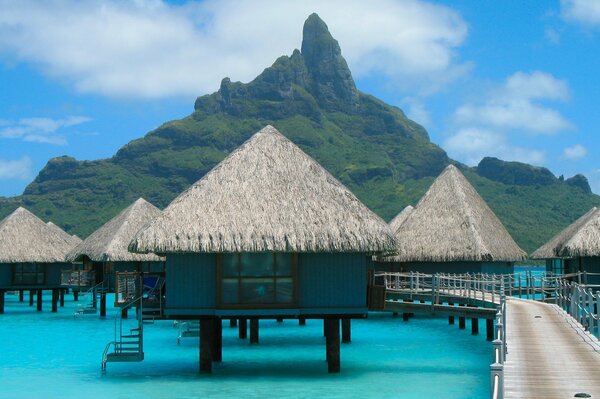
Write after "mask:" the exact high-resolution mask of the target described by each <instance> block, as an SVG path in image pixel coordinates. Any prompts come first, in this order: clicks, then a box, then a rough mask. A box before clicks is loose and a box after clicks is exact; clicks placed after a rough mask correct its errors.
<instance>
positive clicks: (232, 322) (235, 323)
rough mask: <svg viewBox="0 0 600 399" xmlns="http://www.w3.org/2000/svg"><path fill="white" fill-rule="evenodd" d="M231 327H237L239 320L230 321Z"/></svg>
mask: <svg viewBox="0 0 600 399" xmlns="http://www.w3.org/2000/svg"><path fill="white" fill-rule="evenodd" d="M229 327H231V328H233V327H237V319H229Z"/></svg>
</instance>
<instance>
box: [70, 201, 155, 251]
mask: <svg viewBox="0 0 600 399" xmlns="http://www.w3.org/2000/svg"><path fill="white" fill-rule="evenodd" d="M158 215H160V209H158V208H157V207H155V206H154V205H152V204H150V203H149V202H147V201H146V200H144V199H143V198H140V199H138V200H137V201H135V202H134V203H133V204H131V205H129V206H128V207H127V208H125V209H123V210H122V211H121V212H120V213H119V214H118V215H117V216H115V217H114V218H112V219H111V220H109V221H108V222H106V223H105V224H104V225H103V226H102V227H100V228H99V229H98V230H96V231H95V232H93V233H92V234H91V235H90V236H89V237H88V238H86V239H85V240H83V241H82V242H81V243H80V244H79V245H77V246H76V247H75V248H73V250H72V251H70V252H69V254H68V256H67V259H69V260H70V261H78V260H81V259H82V258H83V257H84V256H87V257H88V258H90V260H92V261H94V262H138V261H142V262H143V261H161V260H163V258H160V257H158V256H156V255H154V254H135V253H131V252H129V251H128V250H127V247H128V246H129V243H130V242H131V240H132V239H133V237H134V236H135V235H136V234H137V232H138V231H140V229H141V228H143V227H144V226H145V225H146V224H148V223H149V222H150V221H151V220H153V219H154V218H156V217H157V216H158Z"/></svg>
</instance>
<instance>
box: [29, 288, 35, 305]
mask: <svg viewBox="0 0 600 399" xmlns="http://www.w3.org/2000/svg"><path fill="white" fill-rule="evenodd" d="M34 295H35V291H33V290H29V306H33V297H34Z"/></svg>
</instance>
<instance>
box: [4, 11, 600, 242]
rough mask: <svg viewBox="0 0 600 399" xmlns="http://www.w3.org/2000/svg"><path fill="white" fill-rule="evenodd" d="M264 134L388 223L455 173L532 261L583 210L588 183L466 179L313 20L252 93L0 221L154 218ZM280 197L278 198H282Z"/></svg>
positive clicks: (207, 108) (507, 165) (39, 181)
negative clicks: (449, 168) (132, 208)
mask: <svg viewBox="0 0 600 399" xmlns="http://www.w3.org/2000/svg"><path fill="white" fill-rule="evenodd" d="M266 124H272V125H273V126H275V127H276V128H277V129H279V130H280V131H281V132H282V133H283V134H285V135H287V137H289V138H290V139H291V140H292V141H294V142H295V143H296V144H298V145H299V146H300V147H301V148H302V149H303V150H304V151H306V152H307V153H308V154H310V155H311V156H312V157H314V158H315V159H316V160H317V161H318V162H320V163H321V164H322V165H323V166H324V167H325V168H326V169H328V170H329V171H330V172H331V173H332V174H333V175H334V176H336V177H337V178H338V179H340V180H341V181H342V182H343V183H344V184H346V185H347V186H348V187H349V188H350V189H351V190H352V191H353V192H354V193H355V194H356V195H357V196H358V197H359V198H360V199H361V200H362V201H363V202H365V203H366V204H367V205H368V206H369V207H370V208H371V209H373V210H374V211H375V212H377V213H378V214H379V215H380V216H382V217H383V218H384V219H386V220H389V219H391V218H392V217H393V216H394V215H395V214H396V213H397V212H399V211H400V210H401V209H402V208H403V207H404V206H406V205H408V204H415V203H416V202H417V201H418V199H419V198H420V197H421V195H422V194H423V193H424V192H425V191H426V190H427V188H428V186H429V185H430V184H431V182H432V181H433V179H434V177H436V176H437V175H438V174H439V173H440V172H441V171H442V170H443V168H444V167H445V166H446V165H447V164H448V163H455V164H457V165H459V167H461V169H463V171H464V173H465V175H466V176H467V178H468V179H469V180H470V181H471V182H472V183H473V184H474V185H475V187H476V188H477V189H478V190H479V191H480V193H481V194H482V196H483V197H484V198H485V199H486V200H487V201H488V203H489V204H490V206H491V207H492V209H493V210H494V211H495V212H496V213H497V214H498V216H499V217H500V219H501V220H502V221H503V222H504V223H505V224H506V226H507V228H508V230H509V231H510V232H511V233H512V234H513V236H514V237H515V239H516V240H517V242H518V243H519V244H520V245H521V246H522V247H523V248H524V249H525V250H526V251H528V252H529V251H532V250H533V249H535V248H536V247H537V246H538V245H540V244H542V243H543V242H544V241H545V240H547V239H548V238H549V237H550V236H551V235H552V234H554V233H555V232H557V231H558V230H560V229H561V228H563V227H564V226H566V225H567V224H568V223H570V222H572V221H573V220H574V219H576V218H577V217H578V216H579V215H581V214H583V213H584V212H585V211H587V210H588V209H589V208H590V207H592V206H594V205H600V197H598V196H596V195H593V194H591V192H590V191H589V186H588V185H587V180H585V177H583V176H576V177H574V178H572V179H568V180H566V181H564V179H558V178H556V177H555V176H554V175H552V173H551V172H549V171H548V170H547V169H543V168H535V167H533V166H530V165H525V164H519V163H513V162H503V161H500V160H494V159H491V158H490V159H488V158H486V159H484V160H483V161H482V163H481V164H480V165H479V166H478V167H477V168H467V167H465V166H463V165H460V164H458V163H456V162H454V161H452V160H451V159H449V158H448V156H447V155H446V153H445V152H444V151H443V150H442V149H441V148H439V147H438V146H436V145H435V144H433V143H431V142H430V140H429V136H428V134H427V132H426V131H425V129H424V128H423V127H422V126H420V125H419V124H417V123H415V122H413V121H411V120H410V119H408V118H407V117H406V115H405V114H404V113H403V112H402V111H401V110H400V109H399V108H396V107H393V106H390V105H388V104H386V103H384V102H382V101H380V100H378V99H377V98H375V97H373V96H370V95H368V94H365V93H362V92H361V91H359V90H357V88H356V85H355V84H354V80H353V79H352V75H351V73H350V70H349V68H348V65H347V64H346V61H345V60H344V58H343V57H342V55H341V50H340V47H339V45H338V42H337V41H336V40H335V39H334V38H333V37H332V36H331V35H330V33H329V31H328V29H327V26H326V25H325V23H324V22H323V21H322V20H321V19H320V18H319V17H318V16H317V15H316V14H313V15H311V16H310V17H309V18H308V19H307V21H306V23H305V25H304V31H303V41H302V47H301V50H300V51H299V50H295V51H294V52H293V53H292V55H291V56H282V57H280V58H279V59H277V60H276V61H275V63H274V64H273V65H272V66H271V67H269V68H267V69H265V70H264V71H263V72H262V73H261V74H260V75H259V76H258V77H256V79H254V80H253V81H252V82H250V83H247V84H243V83H240V82H232V81H231V80H230V79H229V78H225V79H223V81H222V82H221V86H220V88H219V91H218V92H216V93H213V94H210V95H206V96H202V97H199V98H198V99H197V100H196V103H195V106H194V112H193V113H192V114H191V115H190V116H188V117H186V118H183V119H181V120H175V121H171V122H168V123H165V124H164V125H162V126H160V127H159V128H157V129H156V130H154V131H152V132H150V133H148V134H147V135H146V136H145V137H143V138H141V139H138V140H134V141H132V142H130V143H128V144H127V145H125V146H124V147H122V148H121V149H120V150H119V151H118V152H117V154H116V155H115V156H113V157H112V158H110V159H103V160H97V161H77V160H75V159H74V158H71V157H66V156H65V157H59V158H54V159H51V160H50V161H49V162H48V164H47V165H46V166H45V167H44V169H43V170H42V171H41V172H40V173H39V175H38V176H37V177H36V179H35V180H34V181H33V182H32V183H31V184H30V185H29V186H28V187H27V188H26V189H25V192H24V193H23V195H21V196H19V197H13V198H0V217H2V216H3V215H5V214H8V213H9V212H11V211H12V210H13V209H14V208H15V207H17V206H19V205H24V206H25V207H27V208H28V209H30V210H32V211H33V212H35V213H36V214H37V215H39V216H40V217H42V218H44V219H51V220H53V221H55V222H56V223H58V224H60V225H61V226H63V227H64V228H65V229H66V230H67V231H69V232H70V233H73V234H78V235H80V236H82V237H85V236H87V235H88V234H89V233H91V232H92V231H94V230H95V229H96V228H98V227H99V226H100V225H101V224H102V223H104V222H105V221H106V220H107V219H109V218H110V217H112V216H114V215H116V214H117V213H118V212H119V211H120V210H121V209H123V208H124V207H125V206H127V205H129V204H130V203H131V202H132V201H134V200H135V199H137V198H138V197H140V196H142V197H144V198H146V199H147V200H149V201H150V202H152V203H153V204H155V205H156V206H158V207H164V206H166V205H167V204H168V203H169V202H170V201H171V200H172V199H173V198H174V197H175V196H176V195H177V194H179V193H180V192H181V191H183V190H184V189H185V188H186V187H188V186H189V185H190V184H191V183H193V182H195V181H196V180H198V179H199V178H201V177H202V176H203V175H204V174H205V173H206V172H208V171H209V170H210V169H211V168H212V167H213V166H215V165H216V164H217V163H218V162H219V161H221V160H222V159H223V158H224V157H225V156H226V155H227V154H228V153H229V152H230V151H232V150H233V149H235V148H236V147H237V146H239V145H240V144H241V143H243V142H244V141H245V140H247V139H248V138H249V137H250V136H251V135H252V134H253V133H254V132H256V131H258V130H259V129H261V128H262V127H263V126H264V125H266ZM282 189H285V188H282Z"/></svg>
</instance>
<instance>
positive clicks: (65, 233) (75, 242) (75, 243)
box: [46, 222, 81, 247]
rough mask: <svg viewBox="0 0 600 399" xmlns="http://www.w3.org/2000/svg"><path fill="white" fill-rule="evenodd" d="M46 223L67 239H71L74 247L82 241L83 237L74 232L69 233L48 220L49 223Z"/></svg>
mask: <svg viewBox="0 0 600 399" xmlns="http://www.w3.org/2000/svg"><path fill="white" fill-rule="evenodd" d="M46 225H47V226H48V227H50V228H51V229H53V230H54V231H56V234H59V235H60V236H61V237H63V238H64V239H65V240H67V241H69V242H70V243H71V244H72V245H73V247H74V246H76V245H77V244H79V243H80V242H81V238H79V237H77V236H76V235H74V234H73V235H71V234H69V233H67V232H66V231H64V230H63V229H61V228H60V227H58V226H57V225H55V224H54V223H52V222H48V223H46Z"/></svg>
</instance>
